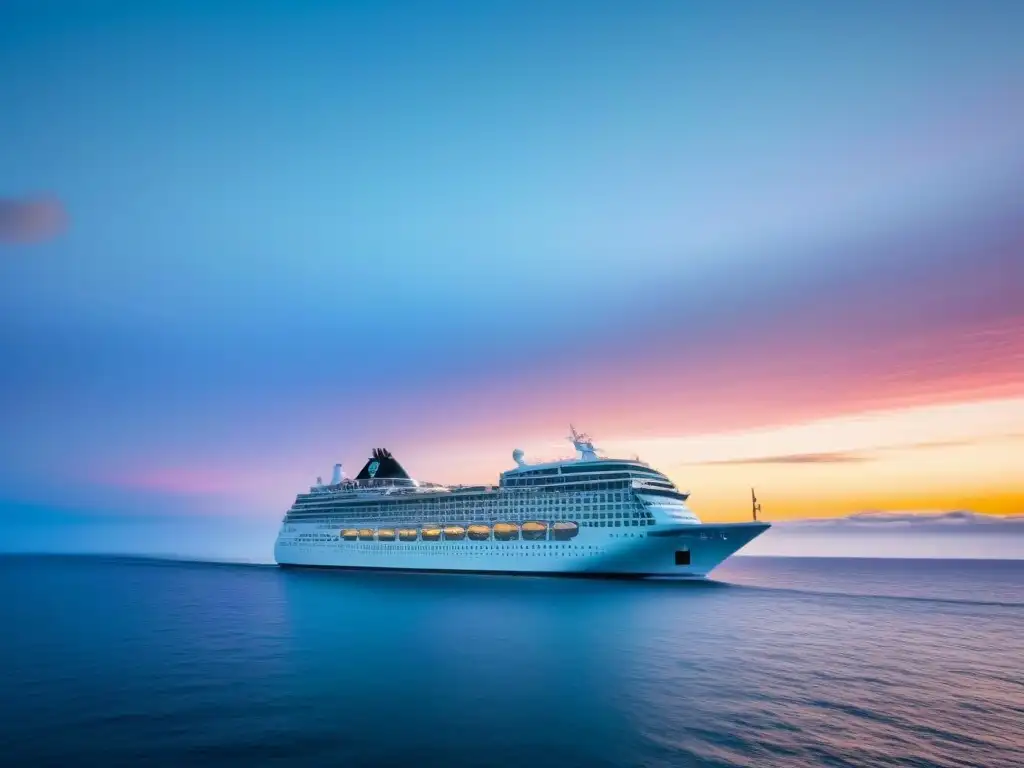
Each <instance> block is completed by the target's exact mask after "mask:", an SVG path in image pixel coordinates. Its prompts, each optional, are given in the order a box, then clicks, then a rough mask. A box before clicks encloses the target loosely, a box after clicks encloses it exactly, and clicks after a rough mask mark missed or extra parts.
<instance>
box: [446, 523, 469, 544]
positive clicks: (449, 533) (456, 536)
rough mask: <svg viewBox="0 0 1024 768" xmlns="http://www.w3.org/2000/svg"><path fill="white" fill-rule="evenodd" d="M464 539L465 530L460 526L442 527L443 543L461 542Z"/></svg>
mask: <svg viewBox="0 0 1024 768" xmlns="http://www.w3.org/2000/svg"><path fill="white" fill-rule="evenodd" d="M464 538H466V529H465V528H463V527H462V526H461V525H446V526H445V527H444V539H445V541H461V540H462V539H464Z"/></svg>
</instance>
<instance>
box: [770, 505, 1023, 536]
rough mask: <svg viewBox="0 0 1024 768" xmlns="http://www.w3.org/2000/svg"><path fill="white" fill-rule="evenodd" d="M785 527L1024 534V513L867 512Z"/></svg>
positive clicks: (786, 522)
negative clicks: (1007, 529) (979, 529)
mask: <svg viewBox="0 0 1024 768" xmlns="http://www.w3.org/2000/svg"><path fill="white" fill-rule="evenodd" d="M775 525H777V526H781V527H784V528H801V527H803V528H848V527H852V526H855V527H857V528H872V527H892V526H914V527H928V528H940V527H941V528H949V527H962V526H1000V527H1002V526H1012V527H1014V528H1015V529H1016V528H1019V532H1020V533H1024V514H1020V515H985V514H981V513H979V512H972V511H970V510H962V509H961V510H951V511H946V512H936V511H922V512H908V511H865V512H855V513H854V514H852V515H846V516H844V517H815V518H804V519H799V520H782V521H779V522H777V523H775Z"/></svg>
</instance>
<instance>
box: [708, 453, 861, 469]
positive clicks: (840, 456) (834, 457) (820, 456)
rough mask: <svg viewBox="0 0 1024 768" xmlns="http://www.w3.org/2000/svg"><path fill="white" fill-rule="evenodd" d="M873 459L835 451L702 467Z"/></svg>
mask: <svg viewBox="0 0 1024 768" xmlns="http://www.w3.org/2000/svg"><path fill="white" fill-rule="evenodd" d="M871 460H872V459H871V457H870V456H867V455H864V454H860V453H847V452H845V451H833V452H829V453H790V454H785V455H781V456H758V457H754V458H749V459H723V460H720V461H702V462H698V464H700V465H702V466H722V465H731V464H850V463H856V462H861V461H871Z"/></svg>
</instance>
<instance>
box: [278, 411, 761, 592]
mask: <svg viewBox="0 0 1024 768" xmlns="http://www.w3.org/2000/svg"><path fill="white" fill-rule="evenodd" d="M570 440H571V441H572V443H573V446H574V447H575V449H576V456H575V457H574V458H567V459H562V460H559V461H553V462H545V463H537V464H531V463H528V462H527V461H526V460H525V459H524V454H523V452H522V451H521V450H518V449H517V450H515V451H513V453H512V458H513V460H514V462H515V466H514V467H513V468H511V469H509V470H507V471H505V472H502V473H501V475H500V478H499V481H498V484H497V485H485V486H444V485H438V484H436V483H428V482H423V481H417V480H414V479H412V478H411V477H410V476H409V475H408V473H406V471H405V469H403V467H402V465H401V464H399V463H398V461H397V460H396V459H395V457H394V456H392V454H391V453H390V452H389V451H387V450H385V449H382V448H378V449H374V450H373V452H372V455H371V456H370V457H369V459H367V461H366V464H365V465H364V466H363V468H362V469H361V470H360V471H359V474H358V475H356V476H355V478H351V479H346V478H345V476H344V473H343V470H342V465H340V464H336V465H335V466H334V475H333V477H332V478H331V482H330V483H327V484H325V483H323V482H321V481H320V479H319V478H318V479H317V484H316V485H314V486H313V487H311V488H310V489H309V492H308V493H300V494H299V495H298V496H297V497H296V499H295V503H294V504H293V505H292V507H291V509H289V510H288V512H287V513H286V514H285V517H284V520H283V522H282V524H281V529H280V532H279V533H278V537H277V542H276V543H275V546H274V558H275V560H276V561H277V563H278V564H279V565H281V566H305V567H321V568H349V569H375V570H398V571H436V572H449V573H450V572H460V573H502V574H532V575H552V576H554V575H559V576H603V577H658V576H672V577H679V578H687V579H699V578H703V577H705V576H706V575H707V574H708V573H710V572H711V570H712V569H713V568H715V567H716V566H717V565H719V564H720V563H722V562H723V561H724V560H725V559H726V558H728V557H729V556H730V555H732V554H733V553H734V552H736V551H737V550H739V549H740V548H741V547H743V546H744V545H745V544H747V542H749V541H750V540H752V539H753V538H754V537H756V536H758V535H759V534H761V533H762V532H764V531H765V530H766V529H767V528H768V527H769V524H768V523H765V522H758V521H757V519H756V518H757V509H758V507H757V506H756V503H755V507H754V520H753V521H752V522H748V523H713V524H709V523H702V522H701V521H700V519H699V518H698V517H697V515H695V514H694V513H693V511H691V509H690V508H689V506H688V505H687V500H688V498H689V493H687V492H684V491H680V490H679V489H678V488H676V486H675V485H674V484H673V483H672V481H671V480H669V479H668V478H667V477H666V476H665V475H664V474H662V473H661V472H658V471H657V470H655V469H653V468H652V467H650V466H649V465H648V464H646V463H644V462H642V461H640V460H639V459H632V460H626V459H610V458H604V457H602V456H598V453H597V450H596V449H595V448H594V445H593V442H592V440H591V439H590V437H588V436H587V435H585V434H580V433H578V432H576V430H575V429H572V436H571V438H570ZM755 502H756V500H755Z"/></svg>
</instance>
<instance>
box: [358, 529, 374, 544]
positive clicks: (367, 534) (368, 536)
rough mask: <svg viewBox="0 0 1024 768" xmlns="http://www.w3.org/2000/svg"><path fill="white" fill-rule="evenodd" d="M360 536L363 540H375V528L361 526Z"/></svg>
mask: <svg viewBox="0 0 1024 768" xmlns="http://www.w3.org/2000/svg"><path fill="white" fill-rule="evenodd" d="M359 538H360V540H361V541H373V528H360V529H359Z"/></svg>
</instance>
